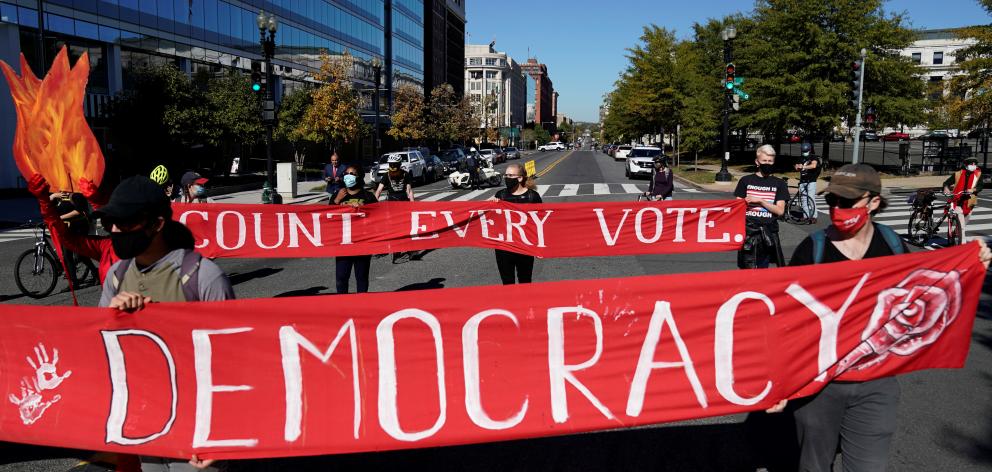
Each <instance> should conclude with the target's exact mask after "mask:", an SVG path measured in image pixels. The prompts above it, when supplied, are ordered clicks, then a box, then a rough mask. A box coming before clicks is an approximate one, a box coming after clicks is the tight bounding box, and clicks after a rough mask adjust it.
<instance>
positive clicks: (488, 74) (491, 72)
mask: <svg viewBox="0 0 992 472" xmlns="http://www.w3.org/2000/svg"><path fill="white" fill-rule="evenodd" d="M486 78H487V79H495V78H496V71H494V70H487V71H486Z"/></svg>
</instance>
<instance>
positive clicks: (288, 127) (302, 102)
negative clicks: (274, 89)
mask: <svg viewBox="0 0 992 472" xmlns="http://www.w3.org/2000/svg"><path fill="white" fill-rule="evenodd" d="M312 103H313V98H312V97H311V90H309V89H308V88H303V89H297V90H296V91H295V92H293V93H290V94H288V95H285V96H283V97H282V102H281V103H280V104H279V121H278V122H277V123H276V128H275V130H274V133H273V136H274V137H275V139H277V140H280V141H285V142H288V143H290V144H291V145H292V146H293V149H296V150H297V151H299V150H301V149H303V148H304V147H305V146H306V145H307V144H310V141H308V140H307V138H306V135H305V134H304V133H302V132H301V128H300V122H301V121H303V115H304V114H306V112H307V109H308V108H310V105H311V104H312Z"/></svg>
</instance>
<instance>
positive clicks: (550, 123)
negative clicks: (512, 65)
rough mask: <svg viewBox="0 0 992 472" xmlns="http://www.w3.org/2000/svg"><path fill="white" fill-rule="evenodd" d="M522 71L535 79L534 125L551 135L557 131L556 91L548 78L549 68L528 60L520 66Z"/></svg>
mask: <svg viewBox="0 0 992 472" xmlns="http://www.w3.org/2000/svg"><path fill="white" fill-rule="evenodd" d="M520 67H521V69H523V71H524V72H525V73H527V75H529V76H530V77H531V78H532V79H534V85H535V89H534V99H535V102H534V123H535V124H536V125H538V126H542V127H544V128H545V129H546V130H548V132H549V133H554V131H555V112H556V111H557V110H555V106H556V104H555V103H553V102H555V100H556V99H555V98H554V97H555V89H554V85H553V84H552V83H551V78H550V77H548V66H546V65H544V64H541V63H539V62H537V59H534V58H528V59H527V62H526V63H524V64H521V65H520Z"/></svg>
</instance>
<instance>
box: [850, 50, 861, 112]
mask: <svg viewBox="0 0 992 472" xmlns="http://www.w3.org/2000/svg"><path fill="white" fill-rule="evenodd" d="M863 62H864V61H862V60H861V59H859V60H857V61H854V62H853V63H852V64H851V78H852V79H853V80H852V81H851V97H852V98H851V105H853V106H854V107H855V108H858V99H859V92H860V91H861V88H862V82H864V69H863V68H862V67H861V65H862V64H863Z"/></svg>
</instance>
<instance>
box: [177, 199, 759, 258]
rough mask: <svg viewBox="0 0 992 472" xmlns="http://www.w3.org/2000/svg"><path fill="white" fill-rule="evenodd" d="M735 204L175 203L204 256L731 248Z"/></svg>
mask: <svg viewBox="0 0 992 472" xmlns="http://www.w3.org/2000/svg"><path fill="white" fill-rule="evenodd" d="M744 207H745V205H744V202H743V201H741V200H730V201H726V200H679V201H666V202H600V203H555V204H550V203H545V204H539V205H514V204H510V203H505V202H498V203H492V202H382V203H376V204H372V205H366V206H363V207H361V208H359V209H353V208H349V207H343V206H327V205H225V204H215V203H212V204H174V205H173V212H174V218H175V219H176V220H178V221H180V222H183V223H185V224H186V226H188V227H189V228H190V230H192V231H193V235H194V236H196V241H197V248H198V249H199V250H200V252H202V253H203V254H204V255H205V256H208V257H330V256H351V255H361V254H385V253H390V252H403V251H414V250H423V249H437V248H444V247H459V246H463V247H464V246H471V247H480V248H494V249H505V250H508V251H515V252H518V253H521V254H529V255H532V256H537V257H584V256H618V255H629V254H663V253H685V252H706V251H732V250H737V249H738V248H740V246H741V243H742V242H743V240H744Z"/></svg>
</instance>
